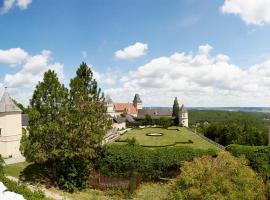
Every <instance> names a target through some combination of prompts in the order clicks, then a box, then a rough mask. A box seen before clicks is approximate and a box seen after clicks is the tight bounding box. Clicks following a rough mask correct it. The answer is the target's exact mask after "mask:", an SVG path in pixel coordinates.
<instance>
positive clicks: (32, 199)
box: [0, 175, 48, 200]
mask: <svg viewBox="0 0 270 200" xmlns="http://www.w3.org/2000/svg"><path fill="white" fill-rule="evenodd" d="M0 181H1V182H3V184H4V185H5V186H6V187H7V188H8V191H11V192H15V193H17V194H21V195H23V197H24V198H25V199H26V200H48V198H46V197H45V196H44V194H43V192H42V191H34V192H32V191H31V190H30V189H29V188H27V187H26V185H23V184H18V183H16V182H15V181H11V180H9V179H8V178H6V177H4V176H1V175H0Z"/></svg>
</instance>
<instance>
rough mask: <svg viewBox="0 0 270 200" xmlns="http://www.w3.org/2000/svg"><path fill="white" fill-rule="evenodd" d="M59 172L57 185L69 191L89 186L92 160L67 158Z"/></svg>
mask: <svg viewBox="0 0 270 200" xmlns="http://www.w3.org/2000/svg"><path fill="white" fill-rule="evenodd" d="M61 166H62V167H61V168H59V170H58V172H57V174H58V176H59V179H58V180H57V185H58V186H59V188H60V189H63V190H65V191H67V192H74V191H77V190H82V189H85V188H86V187H87V186H88V181H89V172H90V169H91V163H90V162H82V161H81V160H80V159H79V158H77V159H66V160H65V161H63V162H62V163H61Z"/></svg>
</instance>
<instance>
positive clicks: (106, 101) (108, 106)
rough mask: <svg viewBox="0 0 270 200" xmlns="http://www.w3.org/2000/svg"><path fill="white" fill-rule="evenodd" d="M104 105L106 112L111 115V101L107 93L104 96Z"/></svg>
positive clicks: (112, 111)
mask: <svg viewBox="0 0 270 200" xmlns="http://www.w3.org/2000/svg"><path fill="white" fill-rule="evenodd" d="M105 105H106V107H107V113H108V114H110V115H112V114H113V113H114V110H113V101H112V99H111V97H110V96H109V95H107V96H106V97H105Z"/></svg>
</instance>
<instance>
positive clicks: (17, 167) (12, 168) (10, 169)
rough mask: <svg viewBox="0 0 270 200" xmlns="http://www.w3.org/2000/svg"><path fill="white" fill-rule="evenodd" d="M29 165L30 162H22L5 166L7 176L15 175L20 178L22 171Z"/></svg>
mask: <svg viewBox="0 0 270 200" xmlns="http://www.w3.org/2000/svg"><path fill="white" fill-rule="evenodd" d="M28 165H29V163H28V162H22V163H17V164H12V165H7V166H5V168H4V170H5V174H6V175H7V176H13V177H16V178H19V176H20V173H21V171H23V169H24V168H26V167H27V166H28Z"/></svg>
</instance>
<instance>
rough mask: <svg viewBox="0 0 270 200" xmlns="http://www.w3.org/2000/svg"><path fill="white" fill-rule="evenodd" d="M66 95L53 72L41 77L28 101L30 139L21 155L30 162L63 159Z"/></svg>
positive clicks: (65, 130) (65, 145)
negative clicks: (41, 79)
mask: <svg viewBox="0 0 270 200" xmlns="http://www.w3.org/2000/svg"><path fill="white" fill-rule="evenodd" d="M67 99H68V91H67V89H66V88H65V86H64V85H63V84H61V83H60V82H59V80H58V78H57V74H56V73H55V72H54V71H51V70H49V71H48V72H46V73H45V74H44V78H43V81H41V82H39V83H38V84H37V86H36V89H35V91H34V93H33V97H32V99H31V101H30V108H29V111H28V116H29V126H28V131H29V137H28V141H25V140H24V145H25V147H23V148H21V149H24V151H23V152H22V153H23V154H24V156H25V157H26V158H27V160H28V161H30V162H37V163H43V162H46V161H53V162H54V161H57V160H61V159H62V158H64V157H65V151H64V150H65V149H66V147H67V145H68V144H67V141H66V139H67V137H66V136H67V128H66V124H67Z"/></svg>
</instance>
